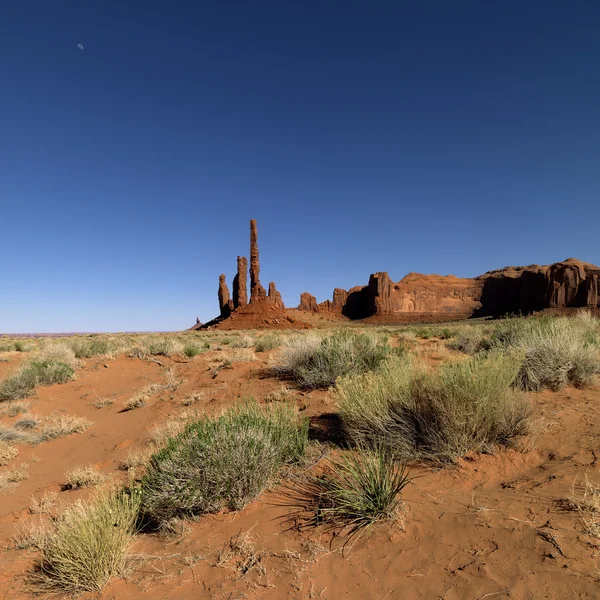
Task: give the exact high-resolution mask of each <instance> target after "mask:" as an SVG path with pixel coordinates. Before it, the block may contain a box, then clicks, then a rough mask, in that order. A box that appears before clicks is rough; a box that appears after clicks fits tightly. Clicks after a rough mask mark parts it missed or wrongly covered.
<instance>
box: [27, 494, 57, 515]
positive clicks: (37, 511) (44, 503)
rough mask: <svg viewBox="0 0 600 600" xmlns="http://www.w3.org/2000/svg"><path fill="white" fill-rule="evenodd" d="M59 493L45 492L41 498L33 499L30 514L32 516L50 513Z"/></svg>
mask: <svg viewBox="0 0 600 600" xmlns="http://www.w3.org/2000/svg"><path fill="white" fill-rule="evenodd" d="M57 499H58V492H49V491H45V492H44V493H43V494H42V495H41V496H40V497H39V498H35V497H34V496H32V497H31V504H30V505H29V512H30V513H31V514H32V515H43V514H47V513H49V512H50V510H51V509H52V508H53V507H54V505H55V504H56V500H57Z"/></svg>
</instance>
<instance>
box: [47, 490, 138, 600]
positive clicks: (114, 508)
mask: <svg viewBox="0 0 600 600" xmlns="http://www.w3.org/2000/svg"><path fill="white" fill-rule="evenodd" d="M139 503H140V494H139V491H138V490H135V489H134V490H132V491H131V492H130V493H127V492H125V491H115V490H104V491H103V492H101V493H100V494H99V495H98V496H97V497H96V498H95V499H93V500H92V501H90V502H81V501H79V502H77V503H75V504H74V505H73V506H71V507H70V508H68V509H67V511H66V512H65V513H64V514H63V515H62V517H61V518H60V519H59V520H58V522H57V526H56V529H55V530H54V531H53V532H50V533H48V534H46V536H45V537H44V539H43V541H42V544H41V545H42V557H41V559H40V562H39V565H38V569H37V572H36V574H35V581H36V583H37V587H38V588H39V589H40V590H41V591H48V592H57V593H80V592H84V591H90V592H94V591H98V590H100V589H102V588H103V587H104V585H106V583H107V582H108V581H109V580H110V579H111V578H112V577H114V576H117V575H122V574H123V572H124V569H125V566H126V558H127V547H128V545H129V543H130V542H131V540H132V538H133V535H134V533H135V530H136V523H137V517H138V509H139Z"/></svg>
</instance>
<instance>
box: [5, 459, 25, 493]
mask: <svg viewBox="0 0 600 600" xmlns="http://www.w3.org/2000/svg"><path fill="white" fill-rule="evenodd" d="M28 468H29V465H27V464H25V463H23V464H21V465H19V466H18V467H13V468H12V469H7V470H6V471H3V472H1V473H0V492H10V491H12V490H13V489H14V488H16V487H17V486H18V485H19V483H21V481H25V479H29V473H28Z"/></svg>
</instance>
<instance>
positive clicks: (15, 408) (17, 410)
mask: <svg viewBox="0 0 600 600" xmlns="http://www.w3.org/2000/svg"><path fill="white" fill-rule="evenodd" d="M30 408H31V402H27V401H13V402H7V403H6V404H5V405H4V407H3V408H2V410H0V416H3V417H4V416H7V417H16V416H17V415H20V414H22V413H26V412H27V411H28V410H29V409H30Z"/></svg>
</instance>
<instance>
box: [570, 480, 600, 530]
mask: <svg viewBox="0 0 600 600" xmlns="http://www.w3.org/2000/svg"><path fill="white" fill-rule="evenodd" d="M569 504H570V505H571V506H572V507H573V508H574V509H575V510H577V511H578V512H579V515H580V516H581V519H582V521H583V525H584V527H585V531H586V533H587V534H588V535H590V536H592V537H596V538H600V485H598V484H595V483H592V482H591V481H590V480H589V479H588V477H587V475H586V477H585V480H584V483H583V493H582V494H581V495H575V485H573V492H572V494H571V496H570V497H569Z"/></svg>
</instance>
